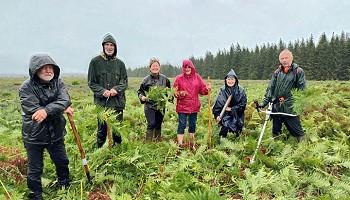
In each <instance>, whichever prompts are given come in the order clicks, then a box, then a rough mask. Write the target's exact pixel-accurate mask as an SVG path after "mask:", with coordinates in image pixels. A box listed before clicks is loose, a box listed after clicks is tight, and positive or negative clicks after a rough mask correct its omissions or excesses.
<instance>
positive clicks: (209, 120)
mask: <svg viewBox="0 0 350 200" xmlns="http://www.w3.org/2000/svg"><path fill="white" fill-rule="evenodd" d="M208 84H210V76H208ZM210 92H211V89H209V90H208V140H209V141H208V143H209V148H211V136H212V128H211V117H210V107H211V106H210Z"/></svg>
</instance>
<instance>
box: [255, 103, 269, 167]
mask: <svg viewBox="0 0 350 200" xmlns="http://www.w3.org/2000/svg"><path fill="white" fill-rule="evenodd" d="M254 102H255V104H258V102H257V101H254ZM257 108H258V107H257ZM271 110H272V103H269V107H268V108H267V110H266V111H265V113H266V117H265V122H264V126H263V128H262V130H261V133H260V137H259V140H258V145H257V146H256V149H255V152H254V155H253V157H252V159H251V160H250V164H252V163H253V162H254V159H255V156H256V153H257V152H258V150H259V147H260V143H261V140H262V137H263V135H264V132H265V128H266V124H267V121H269V119H270V114H271Z"/></svg>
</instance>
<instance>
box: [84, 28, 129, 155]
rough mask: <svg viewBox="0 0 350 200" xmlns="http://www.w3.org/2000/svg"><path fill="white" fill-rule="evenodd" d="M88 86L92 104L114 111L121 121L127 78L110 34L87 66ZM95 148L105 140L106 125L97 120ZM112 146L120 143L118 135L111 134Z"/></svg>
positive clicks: (105, 37)
mask: <svg viewBox="0 0 350 200" xmlns="http://www.w3.org/2000/svg"><path fill="white" fill-rule="evenodd" d="M88 84H89V87H90V89H91V90H92V92H93V93H94V102H95V104H96V105H98V106H102V107H105V108H107V109H114V111H115V113H116V114H117V120H118V121H119V122H121V121H123V110H124V109H125V102H126V98H125V90H126V88H127V87H128V76H127V73H126V68H125V64H124V62H123V61H122V60H120V59H119V58H117V43H116V41H115V39H114V37H113V36H112V34H110V33H107V34H106V35H105V36H104V37H103V38H102V52H100V55H98V56H96V57H94V58H93V59H92V60H91V61H90V64H89V72H88ZM97 126H98V130H97V134H96V135H97V147H98V148H101V147H102V146H103V144H104V143H105V142H106V139H107V123H106V122H105V121H101V120H98V125H97ZM112 136H113V145H114V144H116V143H121V142H122V137H121V136H120V134H117V133H115V132H113V133H112Z"/></svg>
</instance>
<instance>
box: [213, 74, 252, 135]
mask: <svg viewBox="0 0 350 200" xmlns="http://www.w3.org/2000/svg"><path fill="white" fill-rule="evenodd" d="M228 75H233V76H234V77H235V78H236V83H235V85H234V86H232V87H229V86H228V85H227V84H226V78H227V76H228ZM230 95H232V99H231V101H230V103H229V105H228V107H231V111H225V112H224V114H223V116H222V119H221V121H220V125H222V126H226V127H228V128H229V129H230V131H231V132H236V131H241V130H242V128H243V126H244V110H245V108H246V105H247V95H246V93H245V91H244V89H243V87H241V86H239V85H238V77H237V75H236V73H235V72H234V71H233V70H232V69H231V71H230V72H229V73H228V74H227V75H226V76H225V84H224V86H223V87H222V88H220V91H219V93H218V95H217V97H216V101H215V104H214V107H213V115H214V117H215V119H216V118H217V117H218V116H220V113H221V111H222V109H223V108H224V106H225V103H226V101H227V99H228V97H229V96H230Z"/></svg>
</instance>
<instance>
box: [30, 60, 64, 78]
mask: <svg viewBox="0 0 350 200" xmlns="http://www.w3.org/2000/svg"><path fill="white" fill-rule="evenodd" d="M44 65H52V66H53V68H54V73H55V75H54V77H53V79H57V78H58V77H59V75H60V67H59V66H58V65H57V64H56V63H55V61H53V59H52V58H51V57H50V56H49V55H48V54H36V55H33V56H32V57H31V59H30V63H29V76H30V77H31V78H35V77H37V76H36V72H37V71H38V70H39V69H40V68H41V67H43V66H44Z"/></svg>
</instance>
